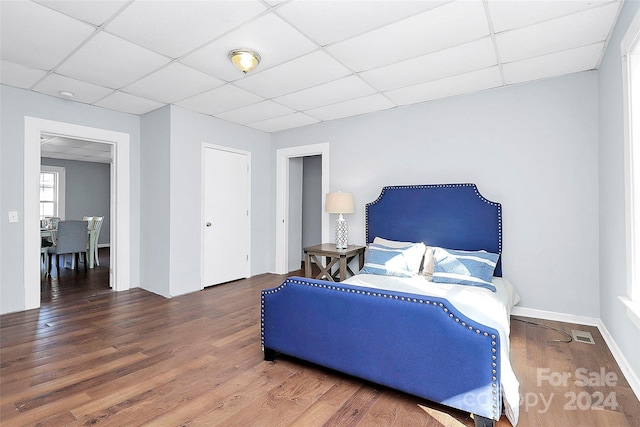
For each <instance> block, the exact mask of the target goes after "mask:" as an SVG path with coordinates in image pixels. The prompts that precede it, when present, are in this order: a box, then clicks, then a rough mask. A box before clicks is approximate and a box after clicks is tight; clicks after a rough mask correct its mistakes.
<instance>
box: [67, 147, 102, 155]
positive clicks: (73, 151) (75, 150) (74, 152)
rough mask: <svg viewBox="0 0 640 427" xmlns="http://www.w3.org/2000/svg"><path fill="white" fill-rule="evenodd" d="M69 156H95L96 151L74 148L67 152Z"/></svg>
mask: <svg viewBox="0 0 640 427" xmlns="http://www.w3.org/2000/svg"><path fill="white" fill-rule="evenodd" d="M67 153H68V154H71V155H74V156H92V155H94V154H95V151H94V150H88V149H86V148H73V149H71V150H69V151H67Z"/></svg>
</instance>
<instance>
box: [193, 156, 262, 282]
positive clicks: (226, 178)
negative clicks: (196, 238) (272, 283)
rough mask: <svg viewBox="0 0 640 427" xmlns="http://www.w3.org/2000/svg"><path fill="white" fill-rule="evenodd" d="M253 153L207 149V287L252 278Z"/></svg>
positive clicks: (204, 271) (204, 275)
mask: <svg viewBox="0 0 640 427" xmlns="http://www.w3.org/2000/svg"><path fill="white" fill-rule="evenodd" d="M250 162H251V158H250V154H249V153H246V152H238V151H231V150H228V149H224V148H222V147H221V148H213V147H210V146H208V147H207V146H205V147H204V149H203V183H202V184H203V185H202V188H203V204H204V206H203V224H202V236H203V237H202V241H203V251H202V253H203V259H202V278H203V287H204V286H211V285H217V284H219V283H224V282H229V281H231V280H236V279H241V278H245V277H249V275H250V260H249V253H250V200H251V197H250V194H251V193H250V191H251V187H250V183H251V180H250V173H251V172H250Z"/></svg>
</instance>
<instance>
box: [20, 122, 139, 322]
mask: <svg viewBox="0 0 640 427" xmlns="http://www.w3.org/2000/svg"><path fill="white" fill-rule="evenodd" d="M42 133H47V134H52V135H56V136H61V137H68V138H79V139H84V140H87V141H94V142H101V143H105V144H110V145H111V153H112V156H111V174H110V175H111V177H110V180H111V195H110V198H111V200H110V203H109V205H110V207H109V210H110V214H111V226H110V228H111V233H110V236H109V241H110V247H111V252H110V257H111V260H110V262H109V264H110V268H109V285H110V286H111V288H112V289H114V290H115V291H124V290H127V289H129V288H130V286H131V283H130V281H131V255H130V252H131V239H130V233H131V226H130V224H131V201H130V194H131V180H130V167H129V165H130V135H129V134H128V133H123V132H116V131H111V130H106V129H100V128H94V127H89V126H82V125H76V124H72V123H65V122H57V121H53V120H45V119H40V118H36V117H29V116H25V118H24V176H23V182H24V224H23V227H24V230H23V231H24V254H23V271H24V295H25V304H24V305H25V310H29V309H32V308H38V307H40V271H39V269H38V268H35V266H37V265H38V259H39V257H40V235H39V232H38V228H37V225H38V223H39V217H40V214H39V212H40V209H39V199H40V198H39V196H38V194H39V182H40V136H41V134H42Z"/></svg>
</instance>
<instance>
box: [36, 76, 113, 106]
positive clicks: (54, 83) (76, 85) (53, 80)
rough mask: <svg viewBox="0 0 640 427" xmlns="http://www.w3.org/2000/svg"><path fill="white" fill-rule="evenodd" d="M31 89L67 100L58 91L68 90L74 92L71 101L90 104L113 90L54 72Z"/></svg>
mask: <svg viewBox="0 0 640 427" xmlns="http://www.w3.org/2000/svg"><path fill="white" fill-rule="evenodd" d="M33 90H35V91H36V92H40V93H44V94H47V95H51V96H56V97H58V98H63V99H67V100H69V98H68V97H65V96H63V95H61V94H60V91H68V92H71V93H73V94H74V97H73V99H72V100H73V101H78V102H84V103H86V104H92V103H94V102H96V101H97V100H99V99H101V98H104V97H105V96H107V95H109V94H110V93H111V92H113V89H108V88H106V87H102V86H96V85H92V84H90V83H85V82H82V81H80V80H75V79H72V78H69V77H65V76H61V75H60V74H55V73H53V74H50V75H48V76H47V77H45V78H44V79H43V80H41V81H40V82H38V84H37V85H36V86H34V88H33Z"/></svg>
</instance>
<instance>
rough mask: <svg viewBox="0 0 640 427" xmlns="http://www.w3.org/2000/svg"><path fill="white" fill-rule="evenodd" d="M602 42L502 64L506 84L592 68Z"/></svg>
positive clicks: (600, 49) (597, 58) (602, 45)
mask: <svg viewBox="0 0 640 427" xmlns="http://www.w3.org/2000/svg"><path fill="white" fill-rule="evenodd" d="M603 49H604V43H597V44H593V45H590V46H583V47H579V48H576V49H572V50H568V51H563V52H557V53H552V54H550V55H545V56H539V57H536V58H531V59H526V60H523V61H517V62H510V63H508V64H504V65H503V66H502V71H503V73H504V78H505V81H506V82H507V84H514V83H522V82H527V81H532V80H539V79H545V78H549V77H555V76H560V75H563V74H570V73H577V72H579V71H587V70H593V69H595V68H596V66H597V65H598V61H599V60H600V57H601V56H602V50H603Z"/></svg>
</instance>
